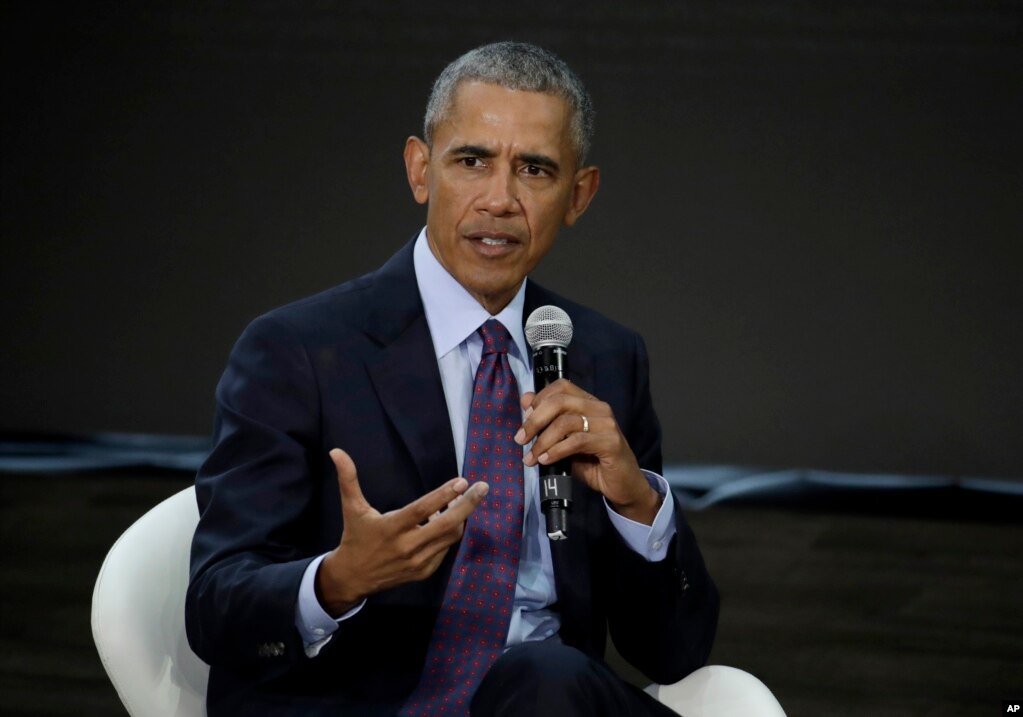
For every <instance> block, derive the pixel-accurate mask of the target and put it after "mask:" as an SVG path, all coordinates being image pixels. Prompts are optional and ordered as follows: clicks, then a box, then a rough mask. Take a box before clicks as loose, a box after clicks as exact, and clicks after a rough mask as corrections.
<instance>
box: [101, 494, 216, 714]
mask: <svg viewBox="0 0 1023 717" xmlns="http://www.w3.org/2000/svg"><path fill="white" fill-rule="evenodd" d="M198 522H199V510H198V508H197V507H196V503H195V489H194V488H186V489H185V490H183V491H181V492H179V493H176V494H174V495H172V496H171V497H170V498H168V499H167V500H165V501H163V502H162V503H160V504H159V505H157V506H156V507H155V508H153V509H152V510H150V511H149V512H148V513H146V514H145V515H143V516H142V517H141V518H139V519H138V520H137V521H135V523H134V524H133V525H132V526H131V527H130V528H128V529H127V530H126V531H124V534H123V535H122V536H121V537H120V538H118V540H117V542H116V543H114V546H113V547H112V548H111V549H110V552H109V553H107V557H106V560H104V561H103V567H102V568H100V571H99V577H98V578H97V579H96V587H95V589H94V590H93V593H92V636H93V639H94V640H95V641H96V648H97V650H98V651H99V656H100V660H102V662H103V667H104V668H105V669H106V671H107V675H108V676H109V677H110V681H111V682H113V683H114V687H115V688H116V689H117V694H118V696H120V698H121V701H122V702H123V703H124V706H125V707H126V708H127V710H128V714H130V715H132V717H203V715H205V714H206V707H205V699H206V681H207V678H208V675H209V668H208V667H207V666H206V664H205V663H204V662H203V661H202V660H200V659H199V658H198V657H196V655H195V653H194V652H192V650H191V648H189V646H188V641H187V639H186V638H185V587H186V586H187V585H188V554H189V550H190V546H191V543H192V533H193V532H194V531H195V525H196V523H198Z"/></svg>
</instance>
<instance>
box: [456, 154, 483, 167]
mask: <svg viewBox="0 0 1023 717" xmlns="http://www.w3.org/2000/svg"><path fill="white" fill-rule="evenodd" d="M458 161H459V162H460V163H461V164H462V166H463V167H468V168H469V169H476V168H477V167H482V166H483V160H482V159H480V158H479V157H462V158H461V159H460V160H458Z"/></svg>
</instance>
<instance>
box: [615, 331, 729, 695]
mask: <svg viewBox="0 0 1023 717" xmlns="http://www.w3.org/2000/svg"><path fill="white" fill-rule="evenodd" d="M634 356H635V363H634V375H633V382H634V387H635V389H636V390H635V392H634V396H635V399H634V404H633V407H632V411H631V415H629V416H627V417H626V420H624V421H623V420H621V419H619V420H620V423H622V424H623V427H624V428H625V429H626V431H627V433H626V437H627V438H628V440H629V444H630V446H631V447H632V449H633V452H634V453H635V454H636V458H637V460H638V461H639V464H640V466H641V467H642V468H645V469H647V470H650V471H654V472H656V473H661V472H662V471H663V469H662V465H661V432H660V425H659V422H658V420H657V416H656V414H655V413H654V409H653V402H652V399H651V394H650V380H649V361H648V358H647V353H646V346H645V345H644V343H643V340H642V338H640V337H639V336H638V335H637V336H636V349H635V353H634ZM665 500H675V527H676V535H675V537H674V538H673V540H672V545H671V547H670V548H669V550H668V556H667V557H666V558H665V560H663V561H659V562H647V561H646V560H645V559H644V558H643V557H642V556H640V555H638V554H637V553H635V552H634V551H632V550H631V549H630V548H629V547H628V546H627V545H626V544H625V542H624V541H623V540H622V539H621V536H620V535H618V533H617V531H612V534H611V536H610V537H609V539H608V543H609V545H608V546H607V550H608V551H609V552H610V554H611V555H612V556H613V558H614V559H613V560H610V561H608V565H609V566H610V569H609V570H608V571H607V572H606V573H605V575H604V579H605V580H606V582H605V585H604V589H605V590H606V594H607V595H608V627H609V629H610V632H611V638H612V640H614V643H615V647H616V648H617V649H618V651H619V652H620V653H621V654H622V656H623V657H624V658H625V659H626V660H628V661H629V662H630V663H631V664H632V665H634V666H635V667H636V668H637V669H639V670H640V671H642V672H643V673H644V674H645V675H646V676H647V677H649V678H650V679H652V680H654V681H655V682H659V683H661V684H669V683H672V682H677V681H678V680H680V679H682V678H683V677H685V676H686V675H687V674H689V673H690V672H692V671H693V670H695V669H697V668H699V667H701V666H703V665H704V664H706V662H707V658H708V657H709V655H710V649H711V645H712V643H713V640H714V633H715V630H716V628H717V617H718V602H719V600H718V593H717V588H716V587H715V586H714V583H713V581H712V580H711V578H710V575H709V574H708V573H707V569H706V567H705V566H704V563H703V558H702V556H701V555H700V550H699V547H698V546H697V544H696V539H695V537H694V535H693V532H692V530H691V529H690V528H689V525H688V524H687V523H686V521H685V517H684V516H683V514H682V507H681V505H679V503H678V501H677V500H676V499H675V498H674V496H672V495H669V496H667V497H666V498H665Z"/></svg>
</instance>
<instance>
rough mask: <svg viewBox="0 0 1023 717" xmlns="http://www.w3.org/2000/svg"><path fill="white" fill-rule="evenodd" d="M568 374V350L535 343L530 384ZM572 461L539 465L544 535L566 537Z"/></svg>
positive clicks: (542, 383) (540, 384) (543, 385)
mask: <svg viewBox="0 0 1023 717" xmlns="http://www.w3.org/2000/svg"><path fill="white" fill-rule="evenodd" d="M566 373H568V351H567V350H566V349H565V348H564V347H562V346H538V347H537V348H536V349H535V350H534V351H533V383H534V384H535V386H536V390H537V392H539V391H542V390H543V389H544V388H546V387H547V386H549V385H551V384H552V383H554V382H555V381H557V380H558V379H559V378H564V376H565V374H566ZM571 469H572V460H571V459H570V458H563V459H561V460H560V461H557V462H556V463H551V464H550V465H546V466H540V508H541V509H542V510H543V514H544V518H545V519H546V522H547V537H548V538H550V539H551V540H565V539H566V538H568V511H570V510H571V509H572V477H571Z"/></svg>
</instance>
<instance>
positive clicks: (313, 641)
mask: <svg viewBox="0 0 1023 717" xmlns="http://www.w3.org/2000/svg"><path fill="white" fill-rule="evenodd" d="M325 557H327V554H326V553H324V554H323V555H321V556H320V557H318V558H316V559H315V560H313V561H312V562H311V563H309V565H308V566H307V567H306V569H305V573H303V575H302V583H301V585H299V588H298V602H297V603H296V604H295V627H296V628H298V634H299V635H301V636H302V643H303V644H304V646H305V654H306V657H316V656H317V655H318V654H320V650H322V649H323V647H324V645H326V644H327V643H328V642H330V638H332V637H333V636H334V633H335V632H336V631H337V626H338V625H339V624H341V622H342V621H343V620H347V619H348V618H350V617H352V616H353V615H355V613H357V612H359V610H361V609H362V606H363V605H365V604H366V601H365V600H363V601H362V602H360V603H359V604H358V605H356V606H355V607H353V608H352V609H351V610H349V611H348V612H346V613H345V614H344V615H342V616H341V617H339V618H337V619H334V618H333V617H331V616H330V614H329V613H327V611H326V610H324V609H323V606H321V605H320V601H319V600H318V599H317V598H316V570H317V569H318V568H319V567H320V563H322V562H323V559H324V558H325Z"/></svg>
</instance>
